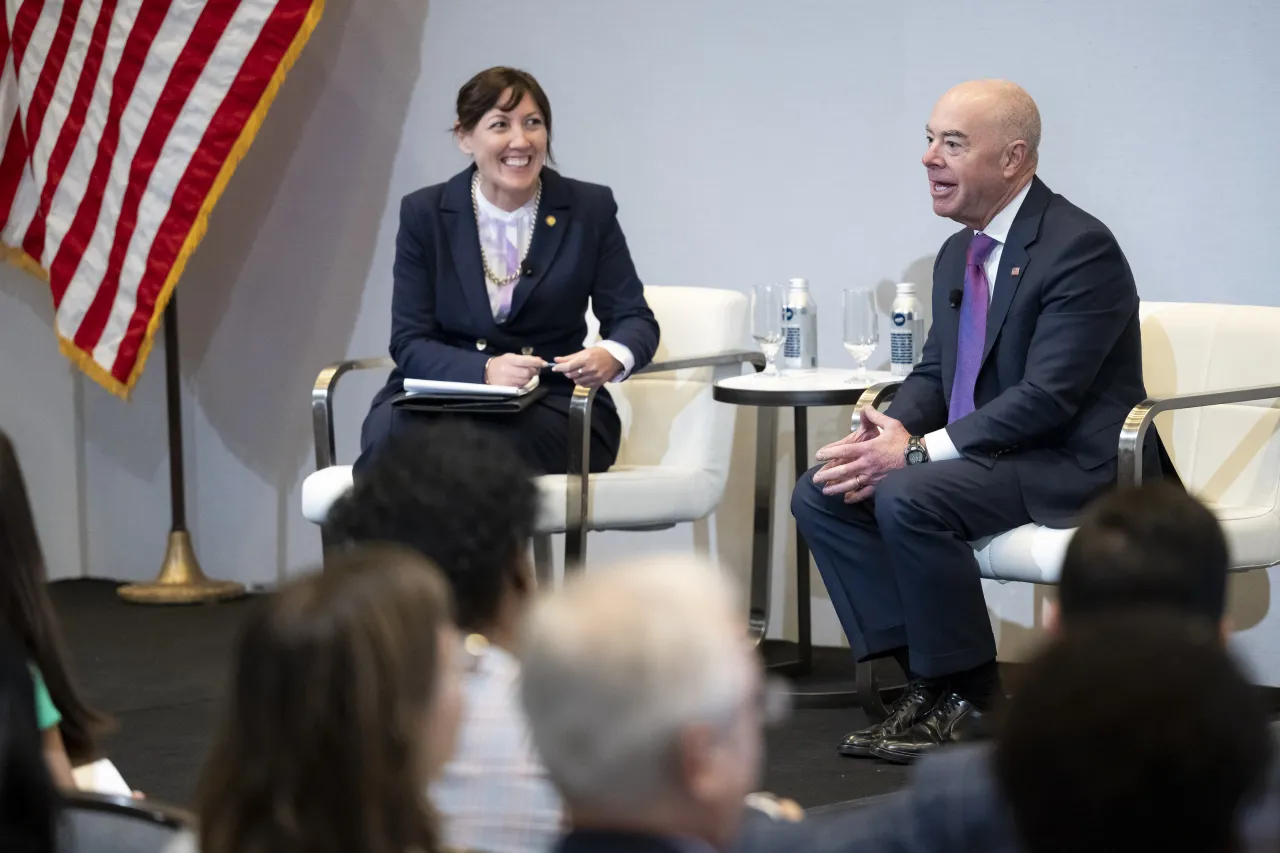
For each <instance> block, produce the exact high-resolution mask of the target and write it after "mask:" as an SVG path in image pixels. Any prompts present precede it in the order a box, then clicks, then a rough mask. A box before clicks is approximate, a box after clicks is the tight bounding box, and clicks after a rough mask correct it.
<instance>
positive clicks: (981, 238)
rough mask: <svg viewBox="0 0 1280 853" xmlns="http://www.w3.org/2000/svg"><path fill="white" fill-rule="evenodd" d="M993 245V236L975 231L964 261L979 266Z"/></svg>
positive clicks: (994, 239) (994, 242)
mask: <svg viewBox="0 0 1280 853" xmlns="http://www.w3.org/2000/svg"><path fill="white" fill-rule="evenodd" d="M995 247H996V238H995V237H990V236H988V235H986V234H983V233H982V232H981V231H979V232H977V233H976V234H974V235H973V239H972V240H970V241H969V251H968V252H966V253H965V261H966V263H967V264H968V265H969V266H971V267H981V266H982V265H983V264H984V263H986V261H987V256H988V255H990V254H991V250H992V249H994V248H995ZM984 275H985V273H984ZM966 295H968V294H966Z"/></svg>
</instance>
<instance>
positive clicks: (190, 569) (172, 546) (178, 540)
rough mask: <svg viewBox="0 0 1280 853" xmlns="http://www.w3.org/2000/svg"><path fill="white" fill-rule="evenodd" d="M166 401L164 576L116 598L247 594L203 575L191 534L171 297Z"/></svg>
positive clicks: (167, 600) (203, 598) (183, 599)
mask: <svg viewBox="0 0 1280 853" xmlns="http://www.w3.org/2000/svg"><path fill="white" fill-rule="evenodd" d="M164 373H165V403H166V408H167V409H168V415H169V511H170V513H171V515H172V523H171V524H170V526H169V544H168V547H166V548H165V551H164V565H163V566H161V568H160V577H158V578H156V579H155V580H154V581H153V582H151V583H131V584H127V585H125V586H122V587H120V588H119V589H117V590H116V594H117V595H119V596H120V597H121V598H123V599H124V600H125V601H132V602H133V603H135V604H205V603H209V602H214V601H226V600H227V599H229V598H239V597H240V596H242V595H244V594H245V589H244V587H243V586H242V585H240V584H238V583H235V582H234V581H215V580H210V579H209V578H207V577H205V574H204V572H202V571H200V561H199V560H197V559H196V552H195V549H193V548H192V547H191V534H190V533H188V532H187V500H186V484H185V476H184V474H185V471H184V470H183V465H182V407H181V391H182V388H181V386H180V384H179V382H180V380H179V376H178V300H177V297H176V295H173V296H170V297H169V304H168V305H166V306H165V309H164Z"/></svg>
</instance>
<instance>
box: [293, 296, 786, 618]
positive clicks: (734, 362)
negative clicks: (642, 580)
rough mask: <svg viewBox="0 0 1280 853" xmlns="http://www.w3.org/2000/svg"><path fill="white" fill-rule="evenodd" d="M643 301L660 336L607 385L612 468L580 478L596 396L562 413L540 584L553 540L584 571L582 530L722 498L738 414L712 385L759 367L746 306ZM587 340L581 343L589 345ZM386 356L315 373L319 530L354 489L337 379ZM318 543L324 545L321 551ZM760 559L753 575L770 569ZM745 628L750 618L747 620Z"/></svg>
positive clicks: (543, 513)
mask: <svg viewBox="0 0 1280 853" xmlns="http://www.w3.org/2000/svg"><path fill="white" fill-rule="evenodd" d="M645 299H646V300H647V301H648V303H649V306H650V308H652V310H653V312H654V315H655V316H656V317H657V320H658V324H659V326H660V327H661V330H662V335H661V341H660V343H659V346H658V352H657V354H656V356H655V358H654V361H653V363H652V364H650V365H648V366H647V367H645V368H643V369H641V370H637V371H636V373H635V374H634V375H633V376H632V377H631V378H629V379H628V380H627V381H626V382H622V383H618V384H614V385H610V386H609V393H610V394H612V395H613V399H614V401H615V403H616V405H617V409H618V415H619V417H620V419H621V421H622V443H621V447H620V449H619V453H618V459H617V462H616V463H615V464H614V466H613V467H612V468H610V469H609V470H608V471H607V472H605V473H601V474H588V473H587V467H588V466H586V465H584V464H583V460H584V457H585V455H586V452H587V448H588V447H589V432H588V428H589V426H588V425H589V424H590V423H591V408H592V404H593V402H594V399H595V393H594V392H588V391H586V390H585V389H577V392H576V393H575V394H574V397H573V400H572V404H571V407H570V429H569V446H568V447H567V448H566V449H565V453H566V454H567V456H568V462H569V464H568V470H569V471H570V472H572V473H570V474H560V475H548V476H541V477H538V478H537V480H536V482H537V486H538V490H539V493H540V496H541V500H540V510H539V518H538V522H537V531H536V533H537V535H536V537H535V541H534V555H535V561H536V563H537V565H538V572H539V580H540V581H546V580H548V579H549V578H550V568H551V560H550V556H551V554H550V543H549V537H550V536H551V535H552V534H555V533H564V534H565V565H566V566H568V567H572V566H574V565H577V564H580V563H581V562H582V560H583V558H584V557H585V553H586V534H587V531H589V530H656V529H660V528H664V527H672V526H674V525H676V524H680V523H682V522H691V521H696V520H698V519H701V518H704V517H705V516H707V515H708V514H710V513H711V512H712V511H713V510H714V509H715V508H716V506H717V505H718V504H719V503H720V499H721V498H722V497H723V495H724V490H725V482H726V479H727V477H728V472H729V460H730V454H731V451H732V444H733V425H734V415H735V412H734V409H733V407H731V406H727V405H724V404H722V403H716V402H715V401H714V400H712V397H711V388H712V385H713V384H714V382H715V381H717V380H718V379H721V378H723V377H725V376H732V375H737V374H739V373H741V372H742V366H743V365H744V364H751V365H753V366H754V367H755V368H756V369H757V370H759V369H761V368H762V367H763V366H764V359H763V356H761V355H760V354H759V353H758V352H755V351H753V350H751V351H748V350H744V349H742V347H743V345H744V344H745V343H746V342H747V341H748V340H749V328H748V326H749V318H748V307H747V299H746V297H745V296H743V295H742V294H741V293H738V292H736V291H730V290H714V289H711V288H702V287H647V288H645ZM594 339H595V334H594V332H592V334H590V335H589V336H588V340H594ZM389 367H391V360H390V359H388V358H375V359H357V360H353V361H345V362H340V363H338V364H334V365H331V366H329V367H327V368H325V369H324V370H323V371H321V373H320V375H319V377H318V378H317V379H316V383H315V386H314V389H313V391H312V402H311V410H312V424H313V428H314V431H315V444H316V471H315V473H313V474H311V475H309V476H308V477H307V479H306V480H305V481H304V483H303V486H302V511H303V515H304V516H306V518H307V519H308V520H310V521H312V522H315V523H317V524H323V522H324V520H325V518H326V516H327V514H328V511H329V507H330V506H331V505H332V504H333V502H334V501H335V500H336V499H337V498H338V497H339V496H341V495H342V494H344V493H346V491H347V490H349V489H350V488H351V466H349V465H337V464H336V459H335V451H334V436H333V395H334V390H335V388H336V386H337V383H338V380H339V379H340V378H341V377H342V375H343V374H345V373H347V372H349V371H352V370H362V369H372V368H389ZM325 544H326V546H327V545H328V544H329V543H327V542H326V543H325ZM767 568H768V567H767V565H766V564H764V563H763V561H757V560H753V571H755V572H765V573H767ZM752 590H753V594H752V604H753V617H754V615H755V614H754V611H755V610H757V609H760V610H767V607H766V604H765V603H764V602H763V601H757V599H758V598H759V597H760V596H759V595H758V594H757V590H759V591H760V593H763V594H767V578H766V577H763V576H762V577H760V578H754V577H753V582H752ZM753 621H755V620H754V619H753Z"/></svg>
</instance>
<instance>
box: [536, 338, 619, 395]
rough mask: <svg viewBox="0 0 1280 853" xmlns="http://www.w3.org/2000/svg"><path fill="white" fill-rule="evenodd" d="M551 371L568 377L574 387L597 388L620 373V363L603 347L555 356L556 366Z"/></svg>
mask: <svg viewBox="0 0 1280 853" xmlns="http://www.w3.org/2000/svg"><path fill="white" fill-rule="evenodd" d="M551 369H552V370H554V371H555V372H556V373H563V374H564V375H565V376H568V377H569V378H570V379H572V380H573V384H574V385H581V386H582V387H584V388H599V387H600V386H601V385H603V384H604V383H606V382H608V381H609V380H610V379H612V378H613V377H615V376H617V375H618V374H619V373H621V372H622V362H620V361H618V360H617V359H616V358H614V357H613V356H612V355H610V354H609V351H608V350H607V349H605V348H604V347H588V348H587V349H584V350H580V351H579V352H575V353H574V354H573V355H560V356H556V366H555V367H553V368H551Z"/></svg>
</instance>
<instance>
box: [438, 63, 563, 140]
mask: <svg viewBox="0 0 1280 853" xmlns="http://www.w3.org/2000/svg"><path fill="white" fill-rule="evenodd" d="M504 94H505V95H507V97H506V98H505V99H504V98H503V97H502V96H503V95H504ZM525 95H531V96H532V97H533V102H534V103H535V104H537V105H538V111H539V112H541V113H542V121H543V122H544V123H545V124H546V126H547V161H548V162H550V163H554V162H555V161H556V158H555V157H554V156H552V154H551V101H549V100H548V99H547V93H546V92H544V91H543V90H542V86H541V84H539V83H538V81H537V80H536V79H535V78H534V76H533V75H532V74H530V73H529V72H528V71H521V70H520V69H518V68H507V67H506V66H503V65H497V66H494V67H493V68H486V69H485V70H484V71H481V72H480V73H479V74H477V75H476V76H474V77H472V78H471V79H470V80H468V81H467V82H466V83H464V84H463V85H462V88H461V89H459V90H458V119H457V122H456V123H455V124H454V126H453V129H454V131H455V132H456V131H462V132H464V133H470V132H471V131H473V130H475V129H476V125H477V124H479V123H480V119H482V118H484V114H485V113H487V112H489V110H492V109H494V108H497V109H500V110H503V111H507V110H514V109H515V108H516V107H518V106H519V105H520V102H521V101H523V100H524V96H525Z"/></svg>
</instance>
